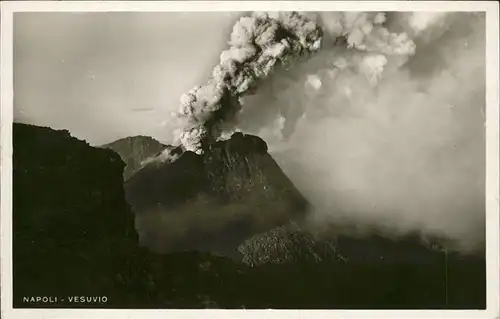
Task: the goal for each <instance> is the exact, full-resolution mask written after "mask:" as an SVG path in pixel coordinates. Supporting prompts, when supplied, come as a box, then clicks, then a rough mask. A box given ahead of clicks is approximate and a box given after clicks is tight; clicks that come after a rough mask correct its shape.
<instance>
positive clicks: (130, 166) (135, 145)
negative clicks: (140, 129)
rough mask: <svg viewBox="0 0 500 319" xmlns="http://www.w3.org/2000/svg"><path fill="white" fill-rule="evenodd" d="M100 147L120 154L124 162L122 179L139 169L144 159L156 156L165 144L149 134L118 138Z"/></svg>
mask: <svg viewBox="0 0 500 319" xmlns="http://www.w3.org/2000/svg"><path fill="white" fill-rule="evenodd" d="M101 147H102V148H110V149H112V150H113V151H115V152H116V153H118V155H120V157H121V158H122V160H123V161H124V162H125V164H126V165H125V169H124V171H123V179H124V180H127V179H129V178H130V176H132V175H134V173H135V172H137V171H138V170H139V169H141V167H142V164H143V162H144V161H145V160H147V159H149V158H151V157H153V156H156V155H157V154H158V153H160V152H161V151H163V150H164V149H166V148H167V145H164V144H162V143H160V142H158V141H157V140H155V139H154V138H151V137H149V136H132V137H126V138H122V139H119V140H117V141H114V142H112V143H109V144H106V145H103V146H101Z"/></svg>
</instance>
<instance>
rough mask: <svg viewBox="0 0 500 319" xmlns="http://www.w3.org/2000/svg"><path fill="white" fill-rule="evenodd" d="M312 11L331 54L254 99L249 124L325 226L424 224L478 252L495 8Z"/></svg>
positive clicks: (426, 230)
mask: <svg viewBox="0 0 500 319" xmlns="http://www.w3.org/2000/svg"><path fill="white" fill-rule="evenodd" d="M309 16H310V17H311V18H312V19H314V20H315V21H317V23H318V24H319V25H320V26H321V27H322V28H323V32H324V39H323V43H322V49H321V50H320V51H319V52H317V53H316V54H315V55H314V56H313V57H312V58H311V59H309V60H308V61H307V62H305V63H300V65H296V66H295V67H294V68H293V69H292V70H290V71H289V72H287V73H284V72H282V73H279V74H275V75H274V76H272V78H269V80H268V81H267V82H266V83H265V85H264V84H263V85H262V86H261V89H260V90H259V91H258V92H257V93H256V94H255V95H253V96H248V97H245V100H244V102H245V107H244V108H243V109H242V110H241V112H240V113H239V114H238V116H237V124H236V125H237V126H238V130H241V131H243V132H248V133H253V134H256V135H259V136H260V137H262V138H263V139H264V140H265V141H266V142H267V143H268V145H269V148H270V152H271V153H272V154H273V156H274V157H275V158H276V159H277V160H278V161H279V163H280V166H281V167H282V168H283V169H284V171H285V173H286V174H287V175H288V176H289V177H290V178H291V179H292V181H293V182H294V184H295V185H296V186H297V187H298V188H299V190H300V191H301V192H302V193H303V194H304V195H305V196H306V197H307V198H308V199H309V200H310V201H311V203H312V204H313V205H314V206H315V208H316V210H315V214H313V215H312V216H313V222H318V221H319V224H321V225H324V224H325V223H329V222H333V223H336V224H338V223H343V222H349V223H351V222H352V223H354V224H356V225H358V226H359V227H361V228H363V227H364V226H366V227H383V228H387V229H390V230H391V231H393V232H395V233H396V234H403V233H406V232H409V231H417V232H421V233H423V234H424V235H432V236H440V237H446V238H448V239H451V240H452V241H454V242H456V244H457V245H458V247H459V248H460V249H469V248H476V247H478V246H477V245H478V244H481V243H482V242H483V240H484V222H485V204H484V202H485V201H484V196H485V135H484V109H485V92H486V91H485V90H486V89H485V87H486V86H485V18H484V15H483V14H481V13H439V14H437V13H399V12H398V13H391V14H388V15H387V21H385V20H386V19H385V16H384V15H381V14H376V13H358V12H357V13H347V14H346V13H330V12H328V13H326V12H325V13H319V14H315V15H313V14H309ZM389 30H391V31H389ZM339 36H343V38H344V40H342V41H338V39H339V38H338V37H339ZM334 39H337V40H336V41H335V40H334ZM328 41H329V42H330V44H329V43H328ZM479 247H480V246H479Z"/></svg>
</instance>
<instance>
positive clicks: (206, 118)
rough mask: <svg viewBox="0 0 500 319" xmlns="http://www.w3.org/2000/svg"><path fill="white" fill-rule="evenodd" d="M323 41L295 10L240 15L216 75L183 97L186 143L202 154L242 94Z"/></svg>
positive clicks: (312, 24) (182, 137)
mask: <svg viewBox="0 0 500 319" xmlns="http://www.w3.org/2000/svg"><path fill="white" fill-rule="evenodd" d="M320 42H321V33H320V29H319V27H318V26H317V25H316V23H315V22H313V21H311V20H309V19H308V18H306V16H304V15H301V14H298V13H296V12H286V13H272V14H267V13H254V14H253V15H252V16H250V17H243V18H241V19H240V20H239V21H238V22H237V23H236V24H235V25H234V28H233V32H232V34H231V39H230V41H229V45H230V48H229V49H228V50H226V51H224V52H222V54H221V55H220V64H219V65H217V66H216V67H215V68H214V70H213V74H212V78H211V79H210V80H209V81H208V82H207V83H206V84H204V85H201V86H197V87H195V88H193V89H192V90H191V91H190V92H188V93H187V94H184V95H183V96H182V97H181V107H180V111H179V116H180V117H181V118H183V119H184V120H185V124H184V127H183V130H182V131H181V132H180V136H179V140H180V142H181V144H182V146H183V147H184V148H185V149H186V150H189V151H193V152H196V153H202V152H203V144H204V143H206V144H210V142H212V141H214V140H216V139H217V138H219V137H220V134H221V131H222V128H221V125H223V124H224V122H226V121H229V120H231V118H232V117H233V115H234V114H235V113H236V112H237V111H239V109H240V108H241V101H240V98H241V97H242V96H244V95H246V94H249V93H252V92H253V90H255V89H256V86H257V85H258V83H259V82H260V81H261V80H262V79H263V78H265V77H267V76H268V75H269V73H270V72H271V71H272V70H273V69H274V68H275V66H277V64H278V63H281V64H282V65H284V66H287V65H288V64H291V63H293V60H295V59H298V58H300V57H301V56H304V55H307V54H308V53H309V52H314V51H316V50H318V49H319V48H320Z"/></svg>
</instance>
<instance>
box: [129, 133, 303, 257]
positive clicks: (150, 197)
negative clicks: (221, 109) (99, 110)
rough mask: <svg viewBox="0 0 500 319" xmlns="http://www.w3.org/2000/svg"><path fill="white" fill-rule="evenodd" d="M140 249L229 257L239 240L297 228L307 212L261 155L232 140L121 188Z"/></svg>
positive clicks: (260, 149) (253, 141)
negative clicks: (288, 225)
mask: <svg viewBox="0 0 500 319" xmlns="http://www.w3.org/2000/svg"><path fill="white" fill-rule="evenodd" d="M125 192H126V199H127V202H128V203H129V204H130V205H131V207H132V210H133V211H134V212H135V213H136V226H137V229H138V231H139V234H140V236H141V242H143V243H144V244H145V245H146V246H147V247H149V248H151V249H153V250H155V251H159V252H168V251H179V250H194V249H196V250H205V251H210V252H220V253H226V254H232V253H235V252H236V249H237V246H238V244H239V243H241V242H242V241H243V240H244V239H246V238H248V237H250V236H252V235H256V234H258V233H261V232H264V231H267V230H270V229H272V228H274V227H277V226H281V225H283V224H285V223H287V222H288V221H290V220H300V219H302V218H304V216H305V215H306V213H307V210H308V207H309V204H308V202H307V201H306V200H305V198H304V197H303V196H302V195H301V194H300V193H299V192H298V190H297V189H296V188H295V187H294V185H293V184H292V183H291V181H290V180H289V179H288V178H287V177H286V176H285V174H284V173H283V172H282V171H281V169H280V168H279V166H278V165H277V164H276V162H275V161H274V160H273V158H272V157H271V156H270V155H269V154H268V153H267V145H266V143H265V142H264V141H263V140H262V139H260V138H258V137H256V136H252V135H244V134H241V133H235V134H234V135H233V136H232V137H231V138H230V139H229V140H226V141H219V142H216V143H215V144H214V145H212V147H211V148H210V149H209V150H207V151H206V152H205V153H204V154H203V155H197V154H195V153H193V152H189V151H187V152H184V153H182V155H180V157H179V158H177V159H176V160H175V161H173V162H163V161H158V162H155V161H152V162H151V163H149V164H148V165H146V166H144V167H143V168H142V169H141V170H139V171H138V172H137V173H135V174H134V175H133V176H132V177H131V178H130V179H129V180H127V181H126V182H125Z"/></svg>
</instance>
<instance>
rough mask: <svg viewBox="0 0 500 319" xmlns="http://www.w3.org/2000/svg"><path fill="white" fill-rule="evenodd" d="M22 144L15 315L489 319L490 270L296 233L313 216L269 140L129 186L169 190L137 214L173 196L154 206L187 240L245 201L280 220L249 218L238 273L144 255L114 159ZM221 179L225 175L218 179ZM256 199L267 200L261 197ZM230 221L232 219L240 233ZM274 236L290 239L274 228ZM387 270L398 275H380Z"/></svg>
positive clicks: (365, 242)
mask: <svg viewBox="0 0 500 319" xmlns="http://www.w3.org/2000/svg"><path fill="white" fill-rule="evenodd" d="M13 133H14V139H13V141H14V158H13V161H14V163H13V164H14V167H13V174H14V176H13V178H14V180H13V182H14V184H13V192H14V198H13V244H14V245H13V258H14V260H13V261H14V263H13V270H14V278H13V279H14V295H13V297H14V307H16V308H30V307H43V308H51V307H59V308H60V307H64V308H77V307H88V308H176V309H178V308H299V309H314V308H333V309H335V308H336V309H338V308H344V309H345V308H357V309H359V308H364V309H370V308H379V309H380V308H399V309H408V308H460V309H467V308H472V309H481V308H484V307H485V288H486V287H485V286H486V279H485V260H484V256H479V257H474V256H459V255H449V256H448V255H445V254H443V253H442V252H438V251H430V250H429V249H428V248H426V247H422V246H420V244H418V243H417V242H416V241H414V240H410V241H398V242H395V243H391V242H387V241H384V240H381V239H377V238H370V237H368V238H362V239H360V238H350V237H348V236H347V237H345V236H344V237H342V236H338V238H343V239H342V240H337V241H327V242H324V241H319V240H318V239H317V238H315V237H314V236H312V235H310V234H307V233H306V232H304V230H303V229H301V228H300V227H298V226H297V225H298V224H299V223H297V225H294V224H293V223H291V224H289V225H287V224H288V222H284V221H285V220H286V219H294V218H295V219H296V220H299V221H300V218H301V217H302V216H303V212H304V207H305V206H306V204H307V203H305V202H304V201H303V199H302V198H301V197H300V196H299V195H300V194H296V193H295V191H294V189H293V188H292V186H291V184H290V183H289V181H288V180H287V179H286V178H282V175H281V173H280V171H278V170H275V169H276V164H275V163H274V161H272V160H271V159H270V157H268V155H266V154H267V153H266V152H265V144H263V143H262V142H261V140H260V139H257V138H254V137H251V136H243V135H236V136H234V137H233V138H232V139H231V140H229V141H226V142H221V143H218V144H217V145H216V147H214V151H213V152H210V153H208V154H206V156H197V155H194V154H193V153H184V154H183V155H182V157H181V158H179V159H178V160H177V161H176V162H174V164H175V163H177V164H176V165H165V163H160V162H158V163H155V164H153V166H149V165H148V166H147V167H145V168H144V171H143V170H141V171H140V174H136V175H134V178H133V179H135V178H136V176H137V178H139V177H140V178H144V180H143V181H151V180H154V179H153V176H159V177H161V178H160V179H159V181H158V183H157V184H154V183H153V186H152V188H151V189H150V190H147V189H146V190H144V193H135V194H136V196H138V197H136V198H135V199H136V200H137V201H136V202H135V203H136V204H139V207H140V208H144V207H150V206H154V205H153V204H152V203H151V202H150V201H151V200H154V199H156V198H155V196H159V195H161V194H162V191H163V190H164V189H162V187H165V189H166V190H168V191H170V192H177V193H174V194H171V193H169V192H166V193H165V194H166V196H165V197H158V199H159V200H160V201H159V202H160V204H161V205H162V206H163V207H164V208H168V209H175V210H174V211H169V213H171V214H173V215H174V216H173V217H176V218H178V217H179V216H178V215H175V214H176V213H179V212H184V213H185V214H189V213H190V210H193V211H194V212H197V214H193V215H192V216H190V217H191V219H190V220H189V224H186V225H188V226H189V225H193V224H194V225H198V226H203V225H204V224H203V223H205V222H207V221H209V220H210V218H214V217H217V215H216V214H217V213H218V212H220V211H222V212H223V213H226V214H228V212H235V211H236V212H239V210H233V207H232V206H229V207H231V209H228V208H224V207H225V206H228V205H230V203H231V202H232V201H236V202H237V201H241V202H240V203H241V205H240V206H235V207H238V208H239V209H241V207H242V206H243V205H250V204H251V201H250V202H246V201H245V200H249V199H251V200H259V201H260V202H259V203H260V205H261V206H260V207H258V209H256V212H255V214H256V216H260V215H259V214H270V215H271V216H270V217H271V218H270V219H264V220H263V221H261V222H260V223H259V222H258V221H254V222H252V220H253V218H256V217H255V216H254V215H251V214H249V215H247V216H249V217H248V218H247V219H243V221H240V223H241V224H240V225H239V227H240V228H238V226H235V228H234V233H236V234H235V235H234V236H235V238H242V237H245V238H244V239H242V240H241V243H240V244H238V243H237V242H236V241H235V242H231V243H230V246H231V247H233V246H239V247H240V252H237V251H236V252H235V254H240V258H242V260H243V261H244V263H240V262H235V261H234V260H231V259H229V258H225V257H216V256H214V255H213V254H210V253H200V252H178V253H169V254H155V253H151V252H150V251H148V250H146V249H141V248H139V244H138V239H137V237H138V236H137V233H136V232H135V230H134V215H133V213H132V212H131V210H130V209H129V206H128V205H127V203H126V201H125V196H124V190H123V178H122V173H123V171H122V170H123V167H124V163H123V162H122V160H121V159H120V157H119V156H118V155H117V154H116V153H114V152H113V151H111V150H107V149H102V148H94V147H90V146H89V145H88V144H87V143H85V142H83V141H80V140H77V139H75V138H73V137H71V136H70V135H69V133H68V132H67V131H55V130H52V129H50V128H42V127H34V126H28V125H22V124H14V131H13ZM241 146H244V147H243V148H240V147H241ZM210 155H211V156H210ZM243 163H246V164H243ZM154 165H156V166H154ZM212 165H214V166H215V168H216V169H217V170H216V172H217V173H216V174H210V172H214V167H213V166H212ZM249 172H250V173H249ZM259 172H260V173H261V174H260V175H259V174H258V173H259ZM273 172H277V173H275V175H273V174H274V173H273ZM160 173H161V174H160ZM256 173H257V174H256ZM149 174H150V175H149ZM133 179H131V181H133ZM186 180H191V182H190V183H186V182H185V181H186ZM137 181H139V180H137ZM183 181H184V182H183ZM193 181H197V183H192V182H193ZM170 182H175V183H179V182H180V186H181V187H180V188H179V187H177V188H176V187H174V186H168V185H170ZM139 185H141V184H137V185H136V187H139ZM142 185H147V183H146V184H142ZM129 186H130V185H129ZM264 186H266V187H264ZM144 187H145V186H144ZM169 187H170V188H169ZM183 187H184V188H183ZM258 190H262V192H261V193H260V194H251V193H252V192H257V191H258ZM268 190H269V191H270V192H267V191H268ZM152 191H156V192H157V193H154V192H152ZM151 192H152V193H151ZM197 192H201V194H203V196H204V197H202V198H205V199H206V202H204V201H202V202H199V203H198V205H199V207H202V206H203V203H208V204H209V205H212V206H208V207H209V209H207V210H206V211H203V210H200V211H197V210H196V209H197V208H198V206H196V205H194V204H193V201H199V200H200V197H198V196H197V195H196V194H198V193H197ZM147 194H149V195H150V196H151V197H147V196H146V195H147ZM274 201H278V202H279V201H282V203H281V205H282V206H283V207H288V208H290V207H291V208H295V211H293V210H292V212H294V213H292V214H290V215H286V214H284V212H285V210H284V211H283V212H282V214H279V215H278V216H279V218H276V219H274V218H275V217H274V216H273V215H272V214H273V213H274V212H275V210H273V209H270V207H271V208H276V207H277V208H279V207H280V206H279V205H278V206H273V205H275V204H274ZM216 204H217V205H219V206H216ZM141 205H142V206H141ZM214 208H215V209H217V208H219V210H212V209H214ZM224 209H227V211H224ZM243 212H244V213H249V212H247V211H244V210H243ZM203 213H205V214H207V215H208V217H209V218H207V216H203V215H202V214H203ZM230 216H232V215H230ZM197 219H200V220H201V222H200V221H197ZM215 219H216V218H215ZM172 220H175V218H174V219H172ZM232 220H233V219H231V218H227V219H222V221H227V223H226V225H233V226H234V224H231V221H232ZM270 221H273V222H270ZM247 222H248V223H250V225H252V226H250V227H249V226H248V225H246V223H247ZM274 222H275V223H276V224H281V226H278V227H275V226H272V225H273V224H274ZM165 225H166V226H169V227H170V228H167V229H166V230H164V231H165V232H167V231H173V229H174V227H173V226H172V225H168V224H165ZM165 225H164V226H165ZM178 225H181V224H180V223H179V224H178ZM259 226H265V227H259ZM266 228H269V230H267V231H260V232H259V230H260V229H266ZM271 228H272V229H271ZM195 229H196V232H195V231H192V233H194V234H195V235H198V236H199V235H200V234H202V235H203V236H204V237H202V238H201V240H206V241H207V242H209V243H210V245H207V246H205V247H204V248H206V249H208V248H209V247H216V248H220V247H221V246H219V243H218V242H217V241H215V240H214V238H216V232H214V233H209V235H211V236H205V234H207V231H206V229H203V228H201V231H200V228H195ZM227 229H229V226H228V228H227ZM241 229H243V230H249V229H250V230H252V231H248V236H242V235H240V234H239V233H237V232H238V231H240V230H241ZM219 231H220V233H221V234H222V235H221V238H228V237H230V235H228V234H230V233H229V232H228V231H227V230H226V229H223V228H219ZM253 232H258V233H256V234H254V235H251V234H252V233H253ZM179 238H181V237H179ZM201 240H198V243H199V242H200V241H201ZM195 243H196V240H192V241H189V240H188V241H187V244H183V245H184V247H186V246H188V247H189V245H191V247H193V248H196V247H195ZM177 244H178V243H176V245H177ZM214 245H215V246H214ZM178 247H181V246H178ZM201 247H202V248H203V246H202V245H201ZM394 247H396V248H397V249H394ZM420 252H422V253H423V257H422V255H420ZM290 256H291V258H290ZM380 256H384V257H385V258H387V259H388V260H390V261H391V262H387V261H383V262H375V261H376V260H378V258H379V257H380ZM389 257H390V258H389ZM409 257H411V258H409ZM415 257H416V258H417V259H416V260H415V259H413V258H415ZM424 257H425V258H424ZM29 296H57V297H59V301H58V302H56V303H32V302H26V301H24V300H23V299H24V297H29ZM68 296H106V297H107V302H106V303H99V302H97V303H76V304H75V303H71V302H70V301H69V300H68V299H67V297H68ZM63 298H66V300H63Z"/></svg>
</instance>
